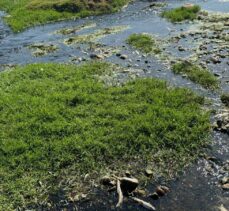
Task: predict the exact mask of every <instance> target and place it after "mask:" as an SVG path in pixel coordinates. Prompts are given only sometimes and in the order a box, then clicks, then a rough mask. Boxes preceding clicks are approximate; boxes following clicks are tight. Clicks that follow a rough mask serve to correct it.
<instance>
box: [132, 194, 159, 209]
mask: <svg viewBox="0 0 229 211" xmlns="http://www.w3.org/2000/svg"><path fill="white" fill-rule="evenodd" d="M131 198H132V199H133V200H134V201H136V202H137V203H139V204H140V205H142V206H143V207H145V208H146V209H148V210H154V211H155V210H156V208H155V207H154V206H153V205H151V204H150V203H148V202H146V201H143V200H141V199H138V198H136V197H131Z"/></svg>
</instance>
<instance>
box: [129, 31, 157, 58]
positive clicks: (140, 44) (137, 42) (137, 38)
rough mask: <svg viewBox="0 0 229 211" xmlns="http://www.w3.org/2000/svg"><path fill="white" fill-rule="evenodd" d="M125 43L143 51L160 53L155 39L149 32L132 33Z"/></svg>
mask: <svg viewBox="0 0 229 211" xmlns="http://www.w3.org/2000/svg"><path fill="white" fill-rule="evenodd" d="M127 43H128V44H129V45H131V46H133V47H135V48H137V49H138V50H140V51H141V52H143V53H155V54H157V53H160V52H161V51H160V49H159V48H158V46H157V44H156V41H155V39H154V38H153V37H152V36H151V35H149V34H132V35H130V36H129V37H128V39H127Z"/></svg>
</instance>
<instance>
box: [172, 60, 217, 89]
mask: <svg viewBox="0 0 229 211" xmlns="http://www.w3.org/2000/svg"><path fill="white" fill-rule="evenodd" d="M172 70H173V72H174V73H176V74H186V75H187V77H188V78H189V79H190V80H191V81H193V82H195V83H198V84H200V85H202V86H203V87H204V88H209V89H216V88H218V85H219V84H218V80H217V78H216V77H215V76H214V75H213V74H212V73H211V72H209V71H208V70H207V69H203V68H202V67H200V66H198V65H196V64H192V63H191V62H187V61H184V62H179V63H176V64H175V65H173V67H172Z"/></svg>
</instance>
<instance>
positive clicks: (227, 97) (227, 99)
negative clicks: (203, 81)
mask: <svg viewBox="0 0 229 211" xmlns="http://www.w3.org/2000/svg"><path fill="white" fill-rule="evenodd" d="M221 101H222V103H223V104H224V105H225V106H228V107H229V93H224V94H222V95H221Z"/></svg>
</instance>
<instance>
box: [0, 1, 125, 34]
mask: <svg viewBox="0 0 229 211" xmlns="http://www.w3.org/2000/svg"><path fill="white" fill-rule="evenodd" d="M128 2H129V0H114V1H109V0H101V1H99V2H96V1H94V0H92V1H86V0H82V1H81V0H14V1H12V0H1V1H0V9H2V10H5V11H6V12H8V13H9V16H8V17H6V22H7V23H8V24H9V25H10V26H11V28H12V29H13V30H14V31H15V32H18V31H21V30H23V29H25V28H27V27H30V26H34V25H38V24H45V23H47V22H52V21H58V20H63V19H70V18H80V17H86V16H90V15H99V14H104V13H112V12H115V11H117V10H118V9H120V8H121V7H122V6H124V5H125V4H127V3H128Z"/></svg>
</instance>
